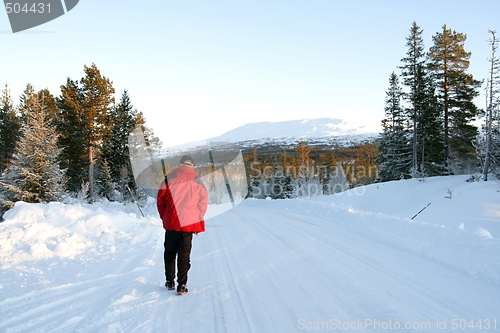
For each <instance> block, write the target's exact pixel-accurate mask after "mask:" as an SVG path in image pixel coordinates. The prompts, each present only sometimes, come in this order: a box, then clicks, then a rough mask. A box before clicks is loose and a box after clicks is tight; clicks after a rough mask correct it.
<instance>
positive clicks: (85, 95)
mask: <svg viewBox="0 0 500 333" xmlns="http://www.w3.org/2000/svg"><path fill="white" fill-rule="evenodd" d="M84 72H85V76H84V77H83V78H82V79H81V80H80V82H79V84H78V82H76V81H72V80H70V79H69V78H68V80H67V83H66V85H65V86H62V87H61V97H60V98H59V99H58V106H59V109H60V121H59V128H60V131H61V144H62V145H63V146H64V147H67V149H68V148H69V149H68V152H65V154H64V155H65V156H64V160H63V163H64V164H65V165H68V176H69V177H71V179H70V184H69V185H70V189H71V190H73V191H77V190H78V188H79V187H80V184H82V182H87V181H88V182H89V186H90V189H89V201H90V202H92V201H93V198H94V192H95V189H94V181H95V180H94V163H95V160H96V159H97V157H98V156H99V153H100V148H101V147H102V142H103V139H104V138H105V137H106V136H108V135H109V132H110V124H109V117H110V110H111V106H112V104H113V103H114V97H113V94H114V92H115V90H114V88H113V83H112V81H110V80H109V79H108V78H106V77H105V76H103V75H101V72H100V71H99V69H98V68H97V66H96V65H95V64H92V66H90V67H87V66H84ZM84 150H86V153H85V154H84V153H83V151H84ZM84 156H85V157H86V158H85V160H84ZM85 169H87V170H88V173H87V174H85V173H84V171H83V170H85Z"/></svg>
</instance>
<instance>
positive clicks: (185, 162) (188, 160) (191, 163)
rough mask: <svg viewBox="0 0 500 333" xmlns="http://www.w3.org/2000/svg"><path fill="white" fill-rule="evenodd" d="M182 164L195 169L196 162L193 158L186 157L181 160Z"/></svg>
mask: <svg viewBox="0 0 500 333" xmlns="http://www.w3.org/2000/svg"><path fill="white" fill-rule="evenodd" d="M181 164H182V165H187V166H190V167H193V168H194V160H193V158H192V157H191V156H188V155H185V156H182V158H181Z"/></svg>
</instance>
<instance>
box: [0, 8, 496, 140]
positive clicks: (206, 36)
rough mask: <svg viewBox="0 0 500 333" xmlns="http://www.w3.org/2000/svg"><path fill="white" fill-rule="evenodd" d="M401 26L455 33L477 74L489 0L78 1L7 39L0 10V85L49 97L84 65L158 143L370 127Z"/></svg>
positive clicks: (401, 39) (490, 15)
mask: <svg viewBox="0 0 500 333" xmlns="http://www.w3.org/2000/svg"><path fill="white" fill-rule="evenodd" d="M413 21H416V22H417V24H418V25H419V26H420V27H421V28H422V29H423V30H424V34H423V36H424V44H425V47H426V49H428V48H429V47H430V46H431V45H432V44H433V42H432V36H433V35H434V34H435V33H436V32H438V31H441V30H442V26H443V24H446V25H447V26H448V28H451V29H452V30H456V31H457V32H462V33H465V34H467V36H468V38H467V41H466V43H465V48H466V51H469V52H472V57H471V66H470V69H469V72H470V73H471V74H473V75H474V77H475V78H476V79H483V78H486V77H487V75H488V68H489V66H488V57H489V56H490V47H489V45H488V43H487V39H488V38H489V37H490V36H489V34H488V29H493V30H498V31H499V33H498V35H499V36H500V1H498V0H479V1H460V0H453V1H452V0H447V1H444V0H433V1H405V0H391V1H389V0H387V1H376V0H371V1H368V0H301V1H298V0H289V1H285V0H279V1H278V0H277V1H272V0H266V1H260V0H251V1H250V0H245V1H240V0H238V1H237V0H231V1H220V0H215V1H190V0H184V1H180V0H179V1H159V0H152V1H123V0H122V1H116V0H107V1H102V0H100V1H97V0H80V2H79V4H78V5H77V6H76V7H75V8H74V9H73V10H71V11H70V12H68V13H67V14H65V15H64V16H62V17H59V18H57V19H55V20H53V21H51V22H48V23H46V24H44V25H41V26H38V27H35V28H32V29H30V30H27V31H25V32H20V33H16V34H13V33H12V32H11V29H10V25H9V21H8V17H7V14H6V12H5V10H2V9H0V39H1V42H0V45H1V48H0V83H1V84H2V86H3V84H4V83H5V82H7V83H8V84H9V86H10V89H11V93H12V95H13V97H14V99H15V102H16V103H17V102H18V98H19V95H20V94H21V93H22V91H23V90H24V88H25V86H26V84H27V83H31V84H33V85H34V86H35V88H36V89H37V90H38V89H42V88H48V89H49V90H50V91H51V92H52V94H53V95H55V96H58V95H59V94H60V86H61V85H63V84H65V82H66V79H67V77H70V78H71V79H73V80H79V79H80V78H82V77H83V75H84V73H83V66H84V65H88V66H90V65H91V64H92V63H95V64H96V65H97V67H98V68H99V69H100V70H101V73H102V74H103V75H104V76H106V77H108V78H110V79H111V80H112V81H113V85H114V87H115V89H116V98H117V100H118V99H119V98H120V95H121V93H122V92H123V90H124V89H128V91H129V94H130V97H131V100H132V104H133V105H134V107H135V108H137V109H138V110H140V111H142V112H143V113H144V114H145V117H146V121H147V124H148V125H149V126H150V127H152V128H153V129H154V132H155V134H156V135H157V136H159V137H160V138H161V139H162V141H163V142H164V146H167V147H168V146H172V145H177V144H181V143H185V142H191V141H197V140H203V139H207V138H210V137H214V136H218V135H220V134H223V133H225V132H227V131H229V130H231V129H233V128H235V127H238V126H241V125H244V124H246V123H253V122H260V121H282V120H296V119H304V118H324V117H331V118H339V119H345V120H349V121H355V122H356V123H358V124H362V125H366V126H367V127H370V128H374V129H375V130H377V129H378V127H379V125H380V121H381V119H382V118H383V117H384V99H385V91H386V90H387V88H388V79H389V75H390V74H391V72H392V71H396V72H397V73H399V70H398V68H397V66H400V65H401V62H400V60H401V58H403V57H404V56H405V53H406V51H407V48H406V46H405V43H406V40H405V38H406V37H407V36H408V34H409V29H410V27H411V25H412V22H413ZM483 87H484V85H483ZM482 94H483V92H482ZM477 103H478V106H480V107H484V94H483V95H482V96H481V97H480V98H478V100H477Z"/></svg>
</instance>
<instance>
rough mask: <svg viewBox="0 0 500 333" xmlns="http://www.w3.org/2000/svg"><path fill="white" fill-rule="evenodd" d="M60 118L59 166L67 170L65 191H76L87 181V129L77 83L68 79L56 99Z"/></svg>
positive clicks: (58, 127) (58, 124) (58, 126)
mask: <svg viewBox="0 0 500 333" xmlns="http://www.w3.org/2000/svg"><path fill="white" fill-rule="evenodd" d="M57 105H58V109H59V117H58V120H57V129H58V132H59V133H60V138H59V145H60V147H64V149H63V151H62V154H61V167H62V168H64V169H66V170H67V171H66V175H67V177H68V184H67V187H68V190H69V191H71V192H74V193H76V192H78V191H80V190H81V184H82V183H83V184H84V183H87V182H88V173H87V172H86V170H87V169H88V149H89V140H87V137H88V136H89V134H88V129H87V126H86V115H85V111H84V109H83V96H82V93H81V90H80V88H79V86H78V82H77V81H73V80H71V79H69V78H68V79H67V81H66V85H63V86H61V96H59V97H58V98H57Z"/></svg>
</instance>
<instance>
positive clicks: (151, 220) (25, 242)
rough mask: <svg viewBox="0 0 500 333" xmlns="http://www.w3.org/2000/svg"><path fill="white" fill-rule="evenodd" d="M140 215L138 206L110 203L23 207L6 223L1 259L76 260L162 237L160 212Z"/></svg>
mask: <svg viewBox="0 0 500 333" xmlns="http://www.w3.org/2000/svg"><path fill="white" fill-rule="evenodd" d="M152 208H154V207H151V208H150V209H152ZM139 214H140V213H139V211H138V209H137V207H136V206H134V205H132V204H128V205H126V206H125V205H122V204H119V203H110V202H107V201H106V202H102V203H97V204H94V205H67V204H63V203H58V202H52V203H49V204H28V203H25V202H17V203H16V204H15V206H14V208H12V209H11V210H9V211H7V212H6V213H5V214H4V216H3V217H4V219H5V222H3V223H0V258H1V260H2V262H3V263H6V262H10V263H16V262H21V261H23V260H31V259H41V258H50V257H54V256H56V257H61V258H70V259H72V258H75V256H78V255H83V254H86V255H89V254H90V253H99V252H101V253H102V252H108V251H111V252H114V251H115V250H116V248H117V247H119V248H120V250H121V251H122V250H124V249H126V248H130V247H133V246H134V245H136V244H141V243H142V244H144V243H149V242H150V241H149V240H150V239H151V238H152V237H153V238H156V239H159V238H161V235H162V232H161V230H162V229H161V224H159V223H158V219H157V216H155V212H154V210H153V211H152V214H151V215H149V216H147V217H146V218H139ZM156 215H157V214H156Z"/></svg>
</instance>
